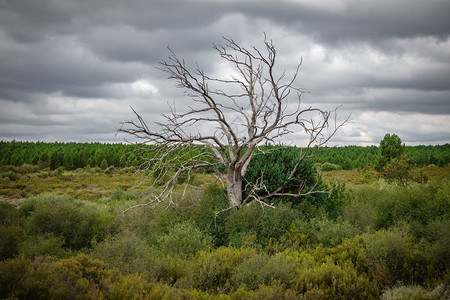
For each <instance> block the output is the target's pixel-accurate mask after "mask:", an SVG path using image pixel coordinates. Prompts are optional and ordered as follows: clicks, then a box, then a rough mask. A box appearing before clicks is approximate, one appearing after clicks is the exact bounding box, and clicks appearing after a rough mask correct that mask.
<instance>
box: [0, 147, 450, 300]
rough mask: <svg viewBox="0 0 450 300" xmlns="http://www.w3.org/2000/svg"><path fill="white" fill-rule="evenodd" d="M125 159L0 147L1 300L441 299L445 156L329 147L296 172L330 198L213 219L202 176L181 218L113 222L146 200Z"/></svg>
mask: <svg viewBox="0 0 450 300" xmlns="http://www.w3.org/2000/svg"><path fill="white" fill-rule="evenodd" d="M135 149H136V148H135V146H129V145H121V144H110V145H108V144H99V143H92V144H80V143H67V144H66V143H25V142H0V200H1V201H0V256H1V257H0V258H1V261H0V298H2V299H3V298H13V299H14V298H18V299H28V298H32V299H51V298H54V299H90V298H94V299H98V298H113V299H147V298H149V299H160V298H165V299H178V298H183V299H217V298H218V299H283V298H286V299H379V298H382V299H447V298H449V297H450V292H449V286H450V271H449V267H450V187H449V183H450V165H449V162H450V145H441V146H414V147H404V149H403V153H402V154H403V156H399V157H396V158H393V159H391V160H389V161H386V162H384V163H382V161H383V156H382V153H381V150H380V147H375V146H373V147H357V146H348V147H338V148H330V149H328V150H326V151H323V152H321V153H320V154H318V155H316V156H315V157H314V158H313V159H312V160H311V161H310V162H308V163H307V164H306V166H307V168H306V167H305V168H304V170H303V171H302V172H304V174H303V175H305V176H310V177H314V178H315V179H316V180H319V181H320V185H318V186H320V188H321V189H322V190H323V191H325V192H326V193H320V194H317V195H315V196H308V197H304V198H299V199H288V198H282V199H272V202H273V203H274V204H275V206H276V208H274V209H273V208H269V207H264V206H261V205H260V204H258V203H256V202H255V203H250V204H248V205H245V206H243V207H242V208H241V209H239V210H236V209H234V210H227V211H223V212H221V213H218V212H220V211H221V210H223V209H224V208H226V207H227V206H228V200H227V194H226V192H224V187H223V186H222V185H221V184H220V182H215V183H214V181H215V177H214V175H213V174H211V173H208V172H207V170H199V171H198V172H196V173H195V174H193V176H191V178H190V179H191V180H190V182H186V180H187V178H184V177H183V178H180V179H179V182H178V183H177V186H176V189H175V196H174V197H175V198H177V200H179V201H177V202H176V203H177V205H171V206H167V205H164V203H162V204H160V205H157V206H155V207H146V208H139V207H138V208H135V209H132V210H130V211H128V212H126V213H123V211H124V210H125V209H126V208H127V207H129V206H131V205H135V204H138V203H143V202H145V201H147V199H149V198H151V197H152V191H151V189H150V188H151V186H152V184H153V183H154V177H152V176H151V174H149V173H148V171H146V170H140V169H139V168H136V166H137V165H138V164H139V163H140V162H142V159H144V158H142V157H137V156H135V155H134V154H133V153H134V152H133V150H135ZM283 157H284V158H286V156H283V155H280V156H279V157H278V158H277V159H278V160H280V161H278V163H279V164H282V163H283V159H284V158H283ZM267 161H269V160H267ZM305 170H306V171H305ZM267 172H275V171H273V170H271V169H270V168H268V169H267ZM148 175H150V176H148ZM143 179H144V180H143ZM211 182H213V183H211ZM186 184H187V189H186V192H185V196H184V198H183V199H181V196H182V194H183V193H184V188H185V186H186Z"/></svg>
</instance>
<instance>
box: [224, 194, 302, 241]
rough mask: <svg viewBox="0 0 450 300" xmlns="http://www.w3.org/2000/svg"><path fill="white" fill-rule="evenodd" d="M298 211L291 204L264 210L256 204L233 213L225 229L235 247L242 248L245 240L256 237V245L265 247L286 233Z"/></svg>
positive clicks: (228, 218)
mask: <svg viewBox="0 0 450 300" xmlns="http://www.w3.org/2000/svg"><path fill="white" fill-rule="evenodd" d="M295 218H296V211H295V210H293V209H291V207H290V204H282V203H281V204H279V205H278V206H277V207H276V208H274V209H273V208H267V207H266V208H263V207H261V205H259V204H258V203H256V202H253V203H250V204H249V205H248V206H244V207H242V208H241V209H240V210H234V211H231V212H230V214H229V216H228V217H227V220H226V224H225V227H226V229H227V230H228V233H229V239H230V242H231V243H232V245H233V246H235V247H242V246H243V245H244V240H246V239H248V238H249V237H250V236H252V235H254V234H255V235H256V244H257V245H258V246H259V247H262V248H263V247H265V246H266V245H267V243H268V242H269V240H270V239H271V238H275V239H277V238H279V237H280V236H282V235H283V234H284V233H286V232H287V231H288V230H289V228H290V226H291V224H292V222H293V221H294V219H295Z"/></svg>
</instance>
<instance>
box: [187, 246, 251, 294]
mask: <svg viewBox="0 0 450 300" xmlns="http://www.w3.org/2000/svg"><path fill="white" fill-rule="evenodd" d="M255 255H257V254H256V252H255V250H249V249H244V248H241V249H234V248H232V247H220V248H217V249H215V250H213V251H211V252H205V251H202V252H200V253H199V254H198V256H197V258H196V260H195V264H194V266H193V272H192V273H193V284H194V287H196V288H199V289H202V290H206V291H208V290H211V291H215V292H219V293H225V292H227V291H229V290H230V289H231V286H230V280H231V277H232V276H233V274H234V272H235V269H236V267H237V266H238V265H239V264H241V263H242V262H243V261H245V260H247V259H249V258H250V257H252V256H255Z"/></svg>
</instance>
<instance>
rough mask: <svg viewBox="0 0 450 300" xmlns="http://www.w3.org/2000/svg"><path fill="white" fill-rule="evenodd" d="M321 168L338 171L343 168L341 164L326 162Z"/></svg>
mask: <svg viewBox="0 0 450 300" xmlns="http://www.w3.org/2000/svg"><path fill="white" fill-rule="evenodd" d="M321 169H322V171H336V170H341V169H342V168H341V166H339V165H335V164H331V163H329V162H325V163H323V164H322V166H321Z"/></svg>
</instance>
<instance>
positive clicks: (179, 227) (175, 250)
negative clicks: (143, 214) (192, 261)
mask: <svg viewBox="0 0 450 300" xmlns="http://www.w3.org/2000/svg"><path fill="white" fill-rule="evenodd" d="M158 244H159V247H160V249H161V251H162V252H163V253H165V254H169V253H172V254H177V255H179V256H181V257H192V256H194V255H195V254H196V253H197V252H198V251H202V250H207V249H209V247H210V246H211V237H210V236H208V235H207V234H205V233H203V232H202V231H201V230H200V229H199V228H198V227H197V226H196V225H195V224H194V223H193V222H182V223H178V224H175V225H174V226H173V227H172V228H171V229H170V230H169V232H168V233H167V234H164V235H162V236H160V237H159V238H158Z"/></svg>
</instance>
